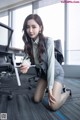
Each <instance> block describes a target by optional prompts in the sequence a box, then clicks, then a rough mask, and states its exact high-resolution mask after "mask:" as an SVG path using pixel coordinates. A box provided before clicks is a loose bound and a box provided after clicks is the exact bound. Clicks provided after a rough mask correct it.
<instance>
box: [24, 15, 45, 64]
mask: <svg viewBox="0 0 80 120" xmlns="http://www.w3.org/2000/svg"><path fill="white" fill-rule="evenodd" d="M30 19H33V20H35V21H36V23H37V24H38V25H39V26H40V27H41V28H42V29H41V31H40V33H39V34H38V36H39V43H38V53H39V54H38V59H39V62H41V54H42V53H43V52H44V51H45V43H44V42H45V37H44V35H43V23H42V20H41V18H40V16H39V15H37V14H30V15H28V16H27V17H26V19H25V21H24V24H23V32H24V33H23V37H22V38H23V41H24V43H25V47H24V51H25V53H28V55H29V56H30V57H31V61H32V62H34V58H33V54H32V42H31V38H30V37H29V36H28V34H27V32H26V27H27V22H28V21H29V20H30Z"/></svg>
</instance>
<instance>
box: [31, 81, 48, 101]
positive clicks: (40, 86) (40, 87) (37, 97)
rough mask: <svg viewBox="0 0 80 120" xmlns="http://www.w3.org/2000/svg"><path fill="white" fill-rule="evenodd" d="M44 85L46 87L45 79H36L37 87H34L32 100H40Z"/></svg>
mask: <svg viewBox="0 0 80 120" xmlns="http://www.w3.org/2000/svg"><path fill="white" fill-rule="evenodd" d="M46 87H47V81H46V80H43V79H40V80H38V83H37V87H36V89H35V92H34V96H33V100H34V102H40V101H41V100H42V98H43V96H44V92H45V89H46Z"/></svg>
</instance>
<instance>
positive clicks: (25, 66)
mask: <svg viewBox="0 0 80 120" xmlns="http://www.w3.org/2000/svg"><path fill="white" fill-rule="evenodd" d="M30 65H31V62H30V61H27V60H24V61H23V62H22V64H21V65H20V72H21V73H27V72H28V69H29V68H30Z"/></svg>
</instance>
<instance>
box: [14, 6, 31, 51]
mask: <svg viewBox="0 0 80 120" xmlns="http://www.w3.org/2000/svg"><path fill="white" fill-rule="evenodd" d="M30 13H32V5H28V6H25V7H22V8H18V9H15V10H13V21H12V25H13V30H14V32H13V37H12V47H13V48H19V49H23V48H24V43H23V41H22V35H23V34H22V28H23V22H24V20H25V18H26V17H27V15H28V14H30Z"/></svg>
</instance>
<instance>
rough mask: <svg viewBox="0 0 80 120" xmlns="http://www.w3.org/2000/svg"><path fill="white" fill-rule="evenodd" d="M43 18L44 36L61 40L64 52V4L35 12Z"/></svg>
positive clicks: (49, 6) (45, 7)
mask: <svg viewBox="0 0 80 120" xmlns="http://www.w3.org/2000/svg"><path fill="white" fill-rule="evenodd" d="M35 12H36V13H37V14H39V15H40V16H41V18H42V21H43V25H44V35H45V36H49V37H52V38H53V39H54V40H57V39H60V40H61V44H62V50H63V51H64V4H62V3H56V4H52V5H48V6H44V7H40V8H38V9H37V10H35Z"/></svg>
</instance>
